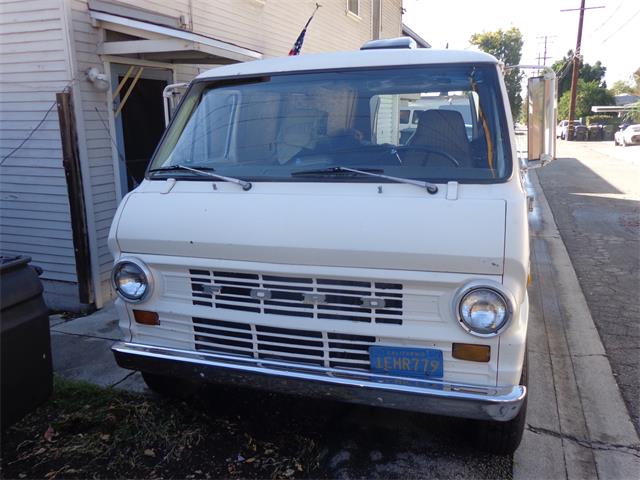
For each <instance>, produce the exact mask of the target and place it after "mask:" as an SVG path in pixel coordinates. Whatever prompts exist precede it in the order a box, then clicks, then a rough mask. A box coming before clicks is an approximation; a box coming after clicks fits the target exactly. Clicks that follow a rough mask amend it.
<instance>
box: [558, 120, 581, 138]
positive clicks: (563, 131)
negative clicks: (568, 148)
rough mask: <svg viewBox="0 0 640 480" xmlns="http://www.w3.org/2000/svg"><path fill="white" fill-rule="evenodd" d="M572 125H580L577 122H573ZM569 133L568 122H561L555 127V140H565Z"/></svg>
mask: <svg viewBox="0 0 640 480" xmlns="http://www.w3.org/2000/svg"><path fill="white" fill-rule="evenodd" d="M573 125H574V126H577V125H581V123H580V121H579V120H574V121H573ZM568 133H569V120H562V121H561V122H560V123H559V124H558V126H557V127H556V138H560V139H562V140H566V139H567V136H568Z"/></svg>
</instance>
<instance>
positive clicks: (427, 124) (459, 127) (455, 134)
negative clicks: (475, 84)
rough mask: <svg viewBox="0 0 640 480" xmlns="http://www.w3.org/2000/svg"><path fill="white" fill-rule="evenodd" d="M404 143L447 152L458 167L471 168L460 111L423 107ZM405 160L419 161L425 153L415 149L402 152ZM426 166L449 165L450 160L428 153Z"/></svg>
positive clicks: (469, 153)
mask: <svg viewBox="0 0 640 480" xmlns="http://www.w3.org/2000/svg"><path fill="white" fill-rule="evenodd" d="M407 145H413V146H424V147H432V148H434V149H436V150H440V151H442V152H445V153H448V154H449V155H451V156H452V157H453V158H455V159H456V160H457V161H458V162H459V163H460V166H461V167H465V168H468V167H471V166H472V165H471V146H470V145H469V140H468V138H467V131H466V128H465V125H464V119H463V118H462V115H461V114H460V112H456V111H453V110H425V111H424V112H422V113H420V118H419V120H418V127H417V128H416V131H415V133H414V134H413V136H412V137H411V138H410V139H409V140H408V141H407ZM405 157H406V160H405V163H407V162H410V163H413V162H419V163H422V162H423V161H424V159H425V154H424V153H421V152H419V151H417V150H416V151H415V152H412V151H409V152H407V154H406V155H405ZM426 158H428V161H427V163H426V165H428V166H435V165H437V166H440V165H443V166H444V165H448V166H451V162H450V161H449V160H447V159H446V158H443V157H442V156H440V155H435V154H431V155H429V156H428V157H426Z"/></svg>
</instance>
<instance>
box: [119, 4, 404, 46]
mask: <svg viewBox="0 0 640 480" xmlns="http://www.w3.org/2000/svg"><path fill="white" fill-rule="evenodd" d="M381 2H382V22H381V23H382V28H381V37H383V38H385V37H397V36H399V35H401V32H402V13H401V8H402V0H381ZM120 3H126V4H129V5H131V6H135V7H137V8H144V9H147V10H150V11H153V12H157V13H160V14H164V15H169V16H172V17H179V16H181V15H184V17H185V18H187V19H189V18H190V14H191V13H190V9H189V3H190V2H189V0H173V1H171V2H167V1H163V0H120ZM321 3H322V8H320V9H319V10H318V12H317V14H316V16H315V18H314V20H313V22H312V23H311V25H310V26H309V29H308V30H307V34H306V37H305V41H304V46H303V50H302V51H303V53H315V52H326V51H334V50H353V49H358V48H360V46H361V45H362V44H363V43H364V42H366V41H367V40H370V39H371V35H372V25H371V22H372V18H371V10H372V5H371V4H372V0H360V17H359V18H357V17H355V16H353V15H348V14H347V0H324V1H323V2H321ZM315 4H316V0H295V1H294V0H266V1H264V2H261V1H256V0H191V5H192V8H191V12H192V13H193V19H192V23H193V31H194V32H196V33H199V34H202V35H207V36H210V37H213V38H216V39H219V40H222V41H225V42H230V43H234V44H236V45H240V46H241V47H245V48H249V49H252V50H256V51H258V52H261V53H262V54H264V56H266V57H273V56H279V55H286V54H287V53H288V52H289V50H290V49H291V47H292V46H293V44H294V42H295V40H296V38H297V37H298V34H299V33H300V30H301V29H302V27H303V26H304V24H305V23H306V21H307V19H308V18H309V15H311V13H312V12H313V10H314V8H315Z"/></svg>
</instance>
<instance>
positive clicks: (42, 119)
mask: <svg viewBox="0 0 640 480" xmlns="http://www.w3.org/2000/svg"><path fill="white" fill-rule="evenodd" d="M75 81H76V79H75V78H72V79H71V80H69V83H67V84H66V85H65V86H64V88H63V89H62V91H63V92H64V91H66V90H67V89H68V88H69V87H70V86H71V85H72V84H73V82H75ZM57 104H58V101H57V100H56V101H55V102H53V103H52V104H51V106H50V107H49V109H48V110H47V111H46V113H45V114H44V116H43V117H42V118H41V119H40V121H39V122H38V124H37V125H36V126H35V127H33V128H32V129H31V131H30V132H29V133H28V134H27V136H26V137H25V139H24V140H22V142H20V145H18V146H17V147H15V148H14V149H13V150H11V151H10V152H9V153H7V154H6V155H5V156H4V157H2V159H0V165H2V164H3V163H4V161H5V160H6V159H8V158H9V157H11V156H12V155H13V154H14V153H16V152H17V151H18V150H20V149H21V148H22V147H23V146H24V144H25V143H27V142H28V141H29V139H30V138H31V137H32V136H33V134H34V133H36V131H38V129H39V128H40V127H41V126H42V124H43V123H44V122H45V120H46V119H47V117H48V116H49V114H50V113H51V110H53V107H55V106H56V105H57Z"/></svg>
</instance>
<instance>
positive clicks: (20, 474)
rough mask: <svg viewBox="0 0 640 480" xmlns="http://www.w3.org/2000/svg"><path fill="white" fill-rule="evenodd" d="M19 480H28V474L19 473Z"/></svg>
mask: <svg viewBox="0 0 640 480" xmlns="http://www.w3.org/2000/svg"><path fill="white" fill-rule="evenodd" d="M18 478H27V474H26V473H19V474H18Z"/></svg>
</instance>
